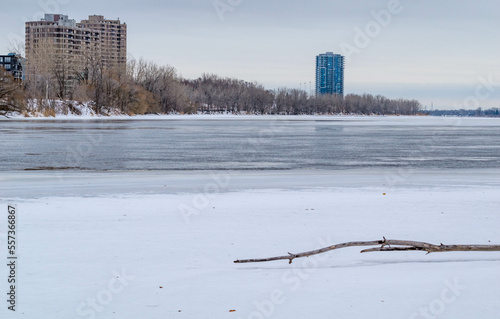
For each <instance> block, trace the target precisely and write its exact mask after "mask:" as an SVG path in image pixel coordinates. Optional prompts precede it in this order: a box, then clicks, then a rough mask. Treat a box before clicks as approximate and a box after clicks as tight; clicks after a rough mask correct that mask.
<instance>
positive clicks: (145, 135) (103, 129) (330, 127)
mask: <svg viewBox="0 0 500 319" xmlns="http://www.w3.org/2000/svg"><path fill="white" fill-rule="evenodd" d="M0 151H1V153H0V170H2V171H11V170H14V171H18V170H91V171H106V170H215V169H227V170H277V169H278V170H279V169H284V170H288V169H327V170H337V169H348V168H394V167H405V168H408V167H410V168H426V169H440V168H498V167H500V120H495V119H458V118H455V119H448V118H419V117H415V118H398V117H359V118H357V117H341V118H338V117H272V118H271V117H237V116H232V117H176V118H173V117H166V118H159V119H133V120H129V119H123V120H121V119H101V120H53V121H47V120H44V121H33V120H28V121H23V120H2V121H0Z"/></svg>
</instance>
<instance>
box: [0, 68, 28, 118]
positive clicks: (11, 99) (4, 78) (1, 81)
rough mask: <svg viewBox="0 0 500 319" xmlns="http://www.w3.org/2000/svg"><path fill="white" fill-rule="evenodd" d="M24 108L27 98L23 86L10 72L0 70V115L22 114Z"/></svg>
mask: <svg viewBox="0 0 500 319" xmlns="http://www.w3.org/2000/svg"><path fill="white" fill-rule="evenodd" d="M24 108H25V98H24V92H23V90H22V87H21V85H20V84H19V83H17V82H16V81H15V79H14V77H13V76H12V74H10V72H8V71H6V70H5V69H3V68H0V115H1V116H6V115H7V114H8V113H11V112H22V111H23V110H24Z"/></svg>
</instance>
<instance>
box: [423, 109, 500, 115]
mask: <svg viewBox="0 0 500 319" xmlns="http://www.w3.org/2000/svg"><path fill="white" fill-rule="evenodd" d="M422 113H423V114H427V115H431V116H470V117H500V109H498V108H492V109H487V110H483V109H481V108H478V109H476V110H464V109H461V110H432V111H423V112H422Z"/></svg>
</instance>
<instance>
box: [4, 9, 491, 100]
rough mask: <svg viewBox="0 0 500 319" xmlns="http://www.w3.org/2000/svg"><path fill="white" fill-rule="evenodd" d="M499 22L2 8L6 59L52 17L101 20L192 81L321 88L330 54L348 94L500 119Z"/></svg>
mask: <svg viewBox="0 0 500 319" xmlns="http://www.w3.org/2000/svg"><path fill="white" fill-rule="evenodd" d="M499 11H500V2H498V1H497V0H483V1H481V2H480V3H478V2H477V1H471V0H465V1H460V2H457V1H451V0H442V1H430V0H419V1H411V0H400V1H398V0H384V1H382V0H365V1H357V2H352V1H341V0H328V1H326V0H325V1H320V0H311V1H308V2H305V1H298V0H287V1H285V0H273V1H269V0H267V1H264V0H251V1H250V0H215V1H214V0H170V1H168V2H160V3H158V2H156V1H151V0H143V1H140V2H137V1H131V0H121V1H116V0H108V1H106V2H104V1H95V0H89V1H85V2H80V1H76V0H41V1H35V0H20V1H17V2H16V5H15V6H4V7H2V12H1V19H0V28H1V30H2V32H1V34H0V54H6V53H8V52H9V49H10V48H11V44H10V39H24V22H25V21H33V20H39V19H40V18H41V17H42V16H43V14H44V13H62V14H67V15H69V18H71V19H75V20H77V21H80V20H82V19H85V18H87V17H88V16H89V15H92V14H99V15H104V16H105V17H106V18H108V19H116V18H120V20H121V21H122V22H125V23H127V25H128V54H129V56H131V57H135V58H141V57H142V58H144V59H146V60H151V61H155V62H156V63H158V64H168V65H171V66H174V67H175V68H176V69H177V71H178V73H179V74H180V75H182V76H183V77H185V78H197V77H199V76H200V75H201V74H202V73H215V74H218V75H220V76H228V77H235V78H238V79H242V80H246V81H256V82H259V83H262V84H263V85H264V86H265V87H266V88H268V89H275V88H278V87H283V86H286V87H289V88H299V87H300V83H302V88H303V87H304V84H303V83H309V82H311V83H312V86H313V87H314V83H315V58H316V56H317V55H318V54H320V53H324V52H327V51H328V52H334V53H338V54H342V55H345V56H346V64H345V94H349V93H356V94H363V93H370V94H375V95H376V94H381V95H384V96H387V97H389V98H407V99H412V98H415V99H417V100H419V101H420V102H421V103H422V104H423V105H424V107H427V108H428V109H429V108H430V106H431V103H433V105H434V108H435V109H437V108H441V109H451V108H467V109H471V108H476V107H477V105H480V106H482V107H483V108H490V107H500V61H499V58H498V53H499V52H500V43H499V42H498V41H497V39H498V34H499V33H500V19H498V12H499ZM9 33H10V35H9ZM9 38H10V39H9Z"/></svg>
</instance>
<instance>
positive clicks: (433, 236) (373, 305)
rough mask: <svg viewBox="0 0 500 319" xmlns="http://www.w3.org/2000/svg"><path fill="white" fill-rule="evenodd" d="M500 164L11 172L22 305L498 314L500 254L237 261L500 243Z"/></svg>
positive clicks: (96, 311)
mask: <svg viewBox="0 0 500 319" xmlns="http://www.w3.org/2000/svg"><path fill="white" fill-rule="evenodd" d="M499 172H500V171H499V170H497V169H485V170H476V169H471V170H445V171H442V170H439V171H438V170H435V171H433V170H428V171H422V170H419V171H411V172H410V171H407V172H406V173H407V174H404V175H403V174H401V172H398V171H394V170H378V171H375V170H345V171H307V170H304V171H250V172H241V171H239V172H226V171H205V172H199V171H198V172H178V171H177V172H172V171H159V172H153V171H150V172H63V173H62V174H61V172H4V173H2V175H1V176H0V194H1V195H0V207H4V208H5V209H2V210H3V211H5V210H6V207H7V204H17V207H18V210H19V238H20V239H19V243H20V246H19V248H18V254H19V258H20V259H19V263H20V267H19V268H18V276H19V290H18V291H19V295H18V310H19V312H20V313H24V316H26V317H27V318H35V317H37V316H39V314H40V313H43V314H44V318H92V317H93V315H95V317H96V318H115V317H116V318H172V317H175V318H190V319H191V318H192V319H195V318H196V319H198V318H232V319H240V318H241V319H247V318H249V319H254V318H308V317H315V318H316V317H318V318H324V317H331V316H334V317H339V318H368V317H373V314H374V313H376V314H377V317H378V318H425V315H429V314H430V315H432V316H435V317H437V316H439V317H442V318H464V319H465V318H493V317H495V316H496V315H497V314H498V312H499V311H500V306H499V304H498V300H497V299H498V295H499V294H500V276H499V275H498V269H499V267H500V252H452V253H435V254H430V255H425V253H422V252H393V253H367V254H360V253H359V251H360V249H356V248H350V249H343V250H339V251H335V252H331V253H327V254H324V255H318V257H311V258H304V260H297V261H294V263H293V264H292V265H288V263H287V262H286V261H283V262H272V263H263V264H243V265H236V264H233V261H234V260H236V259H241V258H254V257H269V256H274V255H282V254H286V252H288V251H290V252H300V251H306V250H310V249H316V248H320V247H322V246H326V245H328V244H333V243H340V242H345V241H351V240H376V239H381V237H382V236H386V237H387V238H393V239H409V240H421V241H428V242H432V243H437V244H438V243H440V242H443V243H445V244H460V243H469V244H471V243H473V244H488V243H499V242H500V236H499V233H498V229H500V214H499V212H498V207H500V198H499V197H498V194H499V193H500V180H499V179H498V176H499ZM394 173H396V175H392V177H395V176H396V177H398V176H399V177H398V178H397V179H392V181H393V183H392V184H391V183H389V182H388V181H391V179H390V178H389V179H388V178H387V177H388V176H389V177H390V176H391V174H394ZM397 174H399V175H397ZM1 215H2V216H3V217H2V220H5V218H6V214H5V213H2V214H1ZM2 232H3V234H5V232H4V230H2ZM5 251H6V250H5V249H2V250H1V255H0V258H3V260H6V259H5V258H6V256H5V254H6V252H5ZM4 268H5V267H4ZM443 296H444V297H443ZM54 300H57V302H53V301H54ZM231 310H235V311H231ZM6 314H7V310H6V307H2V308H1V309H0V315H1V316H2V317H4V316H5V315H6Z"/></svg>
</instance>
